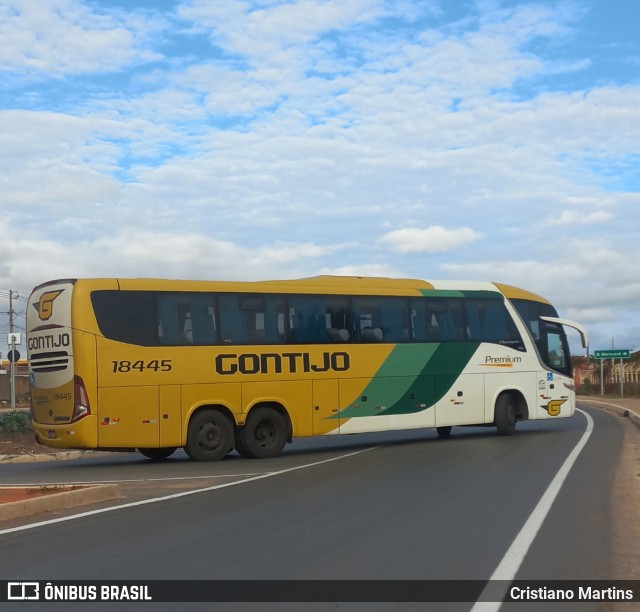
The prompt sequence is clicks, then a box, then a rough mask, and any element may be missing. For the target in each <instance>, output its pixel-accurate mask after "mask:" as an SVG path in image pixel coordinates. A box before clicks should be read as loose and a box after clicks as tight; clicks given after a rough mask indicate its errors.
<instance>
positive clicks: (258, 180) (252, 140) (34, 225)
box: [0, 0, 640, 353]
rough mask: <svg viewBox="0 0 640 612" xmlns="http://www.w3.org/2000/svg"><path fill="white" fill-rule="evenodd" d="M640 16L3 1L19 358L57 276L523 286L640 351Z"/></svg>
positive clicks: (439, 6) (610, 339)
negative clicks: (330, 277) (358, 278)
mask: <svg viewBox="0 0 640 612" xmlns="http://www.w3.org/2000/svg"><path fill="white" fill-rule="evenodd" d="M638 23H640V2H638V1H637V0H616V1H615V2H611V1H610V0H539V1H537V2H528V1H526V0H523V1H513V0H504V1H501V0H215V1H213V0H119V1H118V0H103V1H100V0H95V1H86V0H85V1H82V0H39V1H38V2H33V1H31V0H0V39H1V40H2V41H3V44H2V45H0V186H1V188H0V213H2V214H0V236H1V237H2V238H1V240H2V242H1V244H2V249H1V252H0V311H3V312H4V313H5V314H2V315H0V325H1V326H2V328H1V329H0V351H2V352H3V353H4V350H3V346H2V344H3V342H4V340H6V319H7V316H6V311H7V310H8V301H7V297H6V296H7V295H8V291H9V290H12V291H16V292H17V293H18V296H19V297H18V298H17V299H16V300H15V305H16V306H17V309H18V316H17V318H16V330H17V331H21V329H23V328H24V316H23V315H24V310H25V308H26V302H25V300H26V298H27V297H28V295H29V292H30V291H31V288H32V287H34V286H35V285H37V284H39V283H42V282H45V281H48V280H51V279H54V278H77V277H87V276H118V277H163V278H185V279H223V280H226V279H235V280H259V279H278V278H299V277H306V276H315V275H318V274H339V275H351V274H356V275H372V276H392V277H415V278H423V279H427V280H430V279H446V280H450V279H461V280H490V281H496V282H503V283H508V284H512V285H517V286H519V287H522V288H525V289H528V290H530V291H533V292H536V293H539V294H541V295H543V296H545V297H546V298H548V299H549V300H550V301H552V302H553V303H554V305H555V306H556V308H557V309H558V311H559V314H560V316H561V317H564V318H568V319H573V320H576V321H578V322H580V323H582V324H583V325H585V326H586V327H587V329H588V330H589V333H590V337H591V349H592V350H595V349H607V348H611V347H612V343H613V345H614V346H615V347H616V348H629V349H637V348H640V316H639V315H640V312H639V307H638V304H640V273H639V269H638V263H637V262H638V261H639V260H640V171H639V167H640V36H639V35H638V33H637V26H638ZM3 333H4V336H3V335H2V334H3ZM577 342H578V340H577V335H575V336H574V337H572V346H577ZM23 348H24V347H23ZM24 352H25V353H26V350H25V351H24Z"/></svg>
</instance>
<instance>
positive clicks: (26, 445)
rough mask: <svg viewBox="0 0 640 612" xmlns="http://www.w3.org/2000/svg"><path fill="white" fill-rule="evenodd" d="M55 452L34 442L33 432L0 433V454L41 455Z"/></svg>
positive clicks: (53, 449)
mask: <svg viewBox="0 0 640 612" xmlns="http://www.w3.org/2000/svg"><path fill="white" fill-rule="evenodd" d="M55 452H57V451H56V449H55V448H49V447H48V446H43V445H42V444H38V443H37V442H36V438H35V435H34V434H33V432H29V433H17V434H4V433H3V434H0V455H41V454H48V453H55Z"/></svg>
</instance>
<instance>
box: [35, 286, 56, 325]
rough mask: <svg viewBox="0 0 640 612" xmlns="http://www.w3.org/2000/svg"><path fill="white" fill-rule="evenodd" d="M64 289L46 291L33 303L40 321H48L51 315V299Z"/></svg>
mask: <svg viewBox="0 0 640 612" xmlns="http://www.w3.org/2000/svg"><path fill="white" fill-rule="evenodd" d="M63 291H64V289H60V290H58V291H47V292H46V293H43V294H42V295H41V296H40V300H39V301H38V303H37V304H34V305H33V306H34V308H35V309H36V310H37V311H38V315H39V317H40V320H41V321H48V320H49V319H50V318H51V316H52V315H53V300H55V299H56V298H57V297H58V296H59V295H60V294H61V293H62V292H63Z"/></svg>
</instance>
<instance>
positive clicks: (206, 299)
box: [157, 293, 217, 345]
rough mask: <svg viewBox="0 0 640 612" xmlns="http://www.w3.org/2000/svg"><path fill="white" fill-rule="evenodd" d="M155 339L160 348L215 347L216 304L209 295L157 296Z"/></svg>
mask: <svg viewBox="0 0 640 612" xmlns="http://www.w3.org/2000/svg"><path fill="white" fill-rule="evenodd" d="M157 309H158V312H157V317H158V338H159V341H160V344H163V345H181V344H201V345H202V344H204V345H206V344H215V343H216V342H217V334H216V319H215V305H214V298H213V296H212V295H208V294H199V293H165V294H159V295H158V302H157Z"/></svg>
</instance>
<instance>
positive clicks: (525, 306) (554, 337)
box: [511, 299, 572, 376]
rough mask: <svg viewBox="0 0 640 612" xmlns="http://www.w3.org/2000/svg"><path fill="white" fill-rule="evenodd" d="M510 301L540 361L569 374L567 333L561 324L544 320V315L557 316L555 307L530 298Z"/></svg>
mask: <svg viewBox="0 0 640 612" xmlns="http://www.w3.org/2000/svg"><path fill="white" fill-rule="evenodd" d="M511 303H512V304H513V305H514V306H515V308H516V310H517V311H518V314H519V315H520V317H521V318H522V320H523V322H524V324H525V325H526V326H527V329H528V330H529V333H530V334H531V337H532V338H533V340H534V342H535V345H536V347H537V349H538V353H539V354H540V359H541V360H542V362H543V363H544V364H545V365H546V366H548V367H549V368H551V369H552V370H555V371H556V372H560V373H561V374H565V375H566V376H571V375H572V374H571V354H570V351H569V343H568V341H567V334H566V333H565V331H564V328H563V327H562V325H560V324H558V323H554V322H551V321H545V320H544V317H553V318H555V317H557V316H558V313H557V312H556V309H555V308H554V307H553V306H551V304H544V303H542V302H534V301H532V300H522V299H513V300H511Z"/></svg>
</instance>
